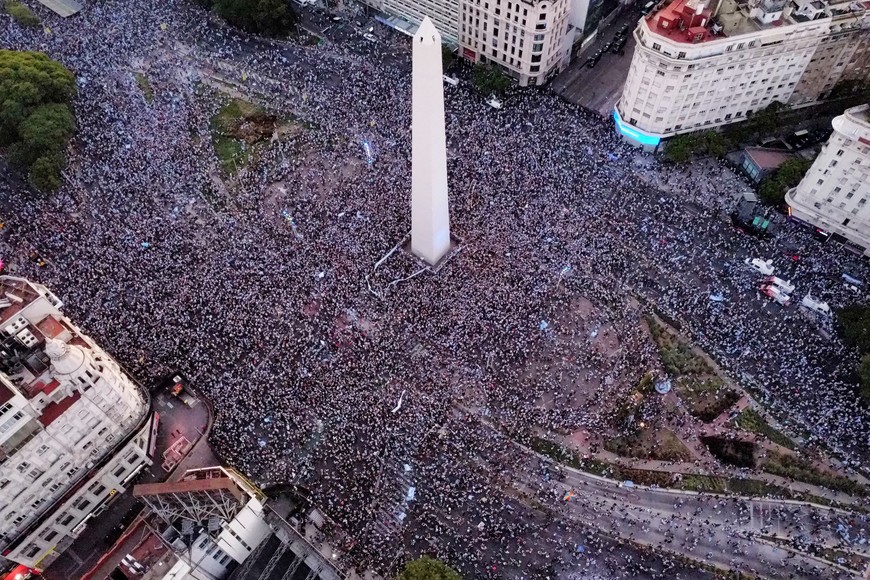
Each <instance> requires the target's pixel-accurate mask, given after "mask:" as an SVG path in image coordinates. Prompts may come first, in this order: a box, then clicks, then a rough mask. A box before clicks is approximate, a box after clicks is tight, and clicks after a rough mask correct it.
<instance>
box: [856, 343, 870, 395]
mask: <svg viewBox="0 0 870 580" xmlns="http://www.w3.org/2000/svg"><path fill="white" fill-rule="evenodd" d="M858 377H860V379H861V389H860V391H859V392H860V393H861V398H862V399H864V401H866V402H867V403H870V353H867V354H865V355H864V356H862V357H861V362H860V363H859V364H858Z"/></svg>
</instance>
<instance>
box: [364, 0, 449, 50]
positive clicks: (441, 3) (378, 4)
mask: <svg viewBox="0 0 870 580" xmlns="http://www.w3.org/2000/svg"><path fill="white" fill-rule="evenodd" d="M459 2H460V0H364V1H363V3H364V4H367V5H369V6H371V7H372V8H374V9H375V10H377V11H379V12H382V13H384V14H386V15H388V16H393V17H398V18H400V19H402V20H403V21H405V22H407V23H408V26H401V27H399V28H400V29H401V30H402V31H403V32H405V33H407V34H408V35H411V36H413V34H414V32H415V31H416V29H417V27H418V26H420V23H421V22H423V18H425V17H426V16H428V17H429V19H430V20H432V23H433V24H434V25H435V28H436V29H437V30H438V32H439V33H440V34H441V38H442V40H443V42H444V43H445V44H452V45H454V46H455V45H456V43H457V41H458V38H459Z"/></svg>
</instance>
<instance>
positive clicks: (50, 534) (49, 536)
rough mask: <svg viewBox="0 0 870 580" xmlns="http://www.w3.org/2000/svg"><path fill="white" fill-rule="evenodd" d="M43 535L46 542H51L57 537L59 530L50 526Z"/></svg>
mask: <svg viewBox="0 0 870 580" xmlns="http://www.w3.org/2000/svg"><path fill="white" fill-rule="evenodd" d="M41 537H42V539H43V540H45V541H46V542H50V541H52V540H53V539H55V538H56V537H57V531H55V530H52V529H51V528H49V529H47V530H46V531H44V532H42V536H41Z"/></svg>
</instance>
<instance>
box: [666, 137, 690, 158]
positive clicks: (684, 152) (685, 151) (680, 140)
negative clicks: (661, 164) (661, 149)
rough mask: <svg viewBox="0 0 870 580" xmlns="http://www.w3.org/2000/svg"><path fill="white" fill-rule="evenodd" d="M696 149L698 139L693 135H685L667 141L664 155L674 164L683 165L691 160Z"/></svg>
mask: <svg viewBox="0 0 870 580" xmlns="http://www.w3.org/2000/svg"><path fill="white" fill-rule="evenodd" d="M697 148H698V139H697V138H696V137H695V135H694V133H685V134H683V135H677V136H676V137H672V138H671V139H669V140H668V144H667V145H666V146H665V155H666V156H667V158H668V159H670V160H671V161H673V162H674V163H685V162H686V161H688V160H689V159H691V158H692V155H694V153H695V150H696V149H697Z"/></svg>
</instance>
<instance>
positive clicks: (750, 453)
mask: <svg viewBox="0 0 870 580" xmlns="http://www.w3.org/2000/svg"><path fill="white" fill-rule="evenodd" d="M701 443H703V444H704V445H705V446H706V447H707V449H709V450H710V453H712V454H713V456H714V457H716V459H718V460H719V461H721V462H722V463H727V464H728V465H733V466H735V467H755V443H750V442H749V441H739V440H734V439H728V438H726V437H701Z"/></svg>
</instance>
